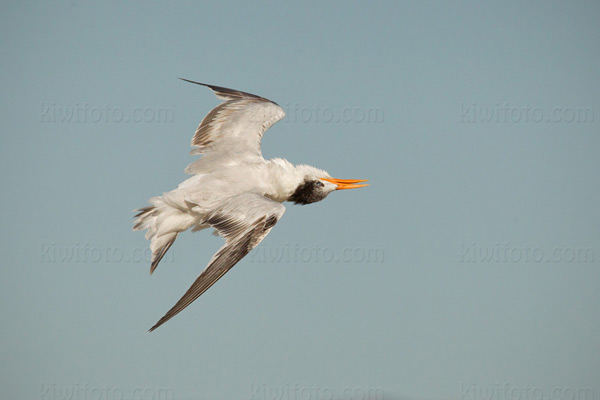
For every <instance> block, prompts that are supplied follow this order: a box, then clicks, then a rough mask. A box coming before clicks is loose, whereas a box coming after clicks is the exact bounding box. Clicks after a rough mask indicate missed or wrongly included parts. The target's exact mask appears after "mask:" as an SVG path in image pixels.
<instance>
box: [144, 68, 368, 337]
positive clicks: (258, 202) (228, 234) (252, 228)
mask: <svg viewBox="0 0 600 400" xmlns="http://www.w3.org/2000/svg"><path fill="white" fill-rule="evenodd" d="M180 79H182V78H180ZM182 80H184V81H187V82H190V83H195V84H197V85H202V86H206V87H208V88H210V89H211V90H212V91H213V92H215V94H216V96H217V97H218V98H219V99H221V100H223V102H222V103H221V104H219V105H218V106H217V107H215V108H214V109H213V110H212V111H211V112H209V113H208V114H207V115H206V117H204V119H203V120H202V122H201V123H200V125H199V126H198V129H197V130H196V133H195V134H194V137H193V138H192V143H191V144H192V147H193V150H192V151H191V154H201V155H202V156H201V158H199V159H198V160H196V161H194V162H193V163H191V164H190V165H188V167H187V168H186V170H185V172H187V173H189V174H192V175H193V176H192V177H190V178H189V179H187V180H185V181H184V182H182V183H181V184H180V185H179V186H178V187H177V188H176V189H174V190H172V191H170V192H167V193H163V195H162V196H156V197H152V198H151V199H150V200H149V201H148V202H149V203H150V204H151V205H150V206H147V207H144V208H141V209H139V210H136V211H137V212H138V214H137V215H136V216H135V217H134V218H135V221H134V228H133V229H134V230H144V229H147V230H148V231H147V232H146V239H148V240H150V249H151V250H152V260H151V265H150V274H152V272H154V270H155V269H156V267H157V266H158V263H159V262H160V260H161V259H162V258H163V257H164V255H165V253H166V252H167V250H169V248H170V247H171V246H172V245H173V242H174V241H175V239H177V236H178V235H179V234H180V233H181V232H183V231H185V230H187V229H189V228H192V231H193V232H195V231H199V230H202V229H206V228H209V227H212V228H214V229H215V233H216V234H219V235H221V236H222V237H223V238H224V239H225V244H224V245H223V247H221V248H220V249H219V251H217V253H216V254H215V255H214V256H213V257H212V259H211V260H210V262H209V263H208V266H207V267H206V268H205V269H204V271H202V273H201V274H200V275H199V276H198V278H197V279H196V281H195V282H194V283H193V284H192V286H191V287H190V288H189V289H188V291H187V292H186V293H185V294H184V295H183V297H182V298H181V299H180V300H179V301H178V302H177V303H176V304H175V305H174V306H173V308H171V309H170V310H169V311H168V312H167V313H166V314H165V315H164V316H163V317H162V318H161V319H160V320H159V321H158V322H157V323H156V324H155V325H154V326H153V327H152V328H150V331H153V330H155V329H156V328H158V327H159V326H161V325H162V324H164V323H165V322H167V321H168V320H169V319H171V318H173V317H174V316H175V315H177V314H178V313H179V312H181V311H182V310H183V309H184V308H186V307H187V306H188V305H190V304H191V303H192V302H193V301H194V300H196V299H197V298H198V297H199V296H200V295H201V294H202V293H204V292H205V291H206V290H207V289H208V288H210V287H211V286H212V285H213V284H214V283H215V282H216V281H217V280H218V279H219V278H221V277H222V276H223V275H224V274H225V273H226V272H227V271H229V270H230V269H231V268H232V267H233V266H234V265H235V264H236V263H237V262H238V261H240V260H241V259H242V258H244V256H246V254H248V253H249V252H250V250H252V249H253V248H254V247H256V246H257V245H258V244H259V243H260V242H261V241H262V240H263V239H264V238H265V236H267V234H268V233H269V231H270V230H271V228H273V226H274V225H275V224H276V223H277V221H278V220H279V219H280V218H281V216H282V215H283V213H284V212H285V207H284V206H283V205H282V204H281V203H283V202H285V201H291V202H294V203H295V204H310V203H315V202H317V201H321V200H323V199H324V198H325V197H327V195H328V194H329V193H331V192H333V191H334V190H340V189H354V188H359V187H363V186H367V185H366V184H360V183H361V182H366V180H356V179H334V178H332V177H331V175H329V174H328V173H327V172H326V171H323V170H321V169H318V168H315V167H312V166H310V165H297V166H294V165H293V164H291V163H290V162H289V161H287V160H285V159H282V158H275V159H271V160H265V159H264V158H263V156H262V153H261V148H260V142H261V139H262V136H263V134H264V133H265V131H266V130H267V129H269V128H270V127H271V126H272V125H273V124H274V123H275V122H277V121H279V120H281V119H282V118H283V117H285V112H284V111H283V109H282V108H281V107H280V106H279V105H278V104H277V103H275V102H273V101H271V100H268V99H266V98H264V97H260V96H256V95H253V94H250V93H245V92H241V91H239V90H233V89H227V88H224V87H220V86H214V85H208V84H204V83H200V82H194V81H190V80H187V79H182Z"/></svg>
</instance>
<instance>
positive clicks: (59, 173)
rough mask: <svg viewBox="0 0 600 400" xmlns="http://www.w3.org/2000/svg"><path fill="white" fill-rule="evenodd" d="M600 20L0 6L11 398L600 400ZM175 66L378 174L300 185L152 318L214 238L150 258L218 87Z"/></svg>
mask: <svg viewBox="0 0 600 400" xmlns="http://www.w3.org/2000/svg"><path fill="white" fill-rule="evenodd" d="M599 21H600V4H599V3H598V2H596V1H589V2H580V1H575V2H509V3H507V2H496V3H487V2H486V3H485V4H480V3H479V2H475V1H473V2H462V1H461V2H452V3H451V2H442V1H439V2H435V1H434V2H393V1H390V2H360V3H359V2H341V1H339V2H338V1H335V2H296V3H295V4H292V3H289V2H288V3H285V4H284V3H280V2H264V3H251V2H244V1H239V2H219V3H218V4H216V3H208V2H192V1H190V2H174V3H171V2H169V3H167V2H164V3H157V2H153V3H150V2H127V3H124V2H119V1H114V2H108V1H107V2H86V1H51V2H19V1H14V2H3V3H2V6H0V22H1V23H0V32H1V37H2V39H1V44H0V50H1V53H2V67H1V69H0V80H1V82H2V97H1V101H2V104H1V110H2V111H1V113H2V118H1V122H0V126H1V129H2V134H1V135H0V146H1V147H0V148H1V158H0V166H1V168H0V175H1V178H2V183H3V191H2V193H3V195H2V197H1V198H0V202H1V206H2V210H3V212H2V218H1V221H2V233H1V235H2V241H1V243H2V244H1V245H0V246H1V250H2V255H3V260H2V263H1V264H2V267H1V278H0V296H1V298H2V302H1V305H0V318H1V320H2V324H1V325H0V340H1V347H0V349H1V361H0V365H1V369H0V377H1V378H0V379H1V384H0V398H2V399H15V400H17V399H27V400H32V399H52V400H54V399H59V398H61V396H62V395H65V394H66V395H68V391H72V390H76V389H78V388H79V392H77V393H75V394H74V395H73V397H72V398H73V399H84V396H86V395H85V393H87V399H92V398H98V397H97V396H98V395H100V396H101V397H100V398H102V399H107V398H111V397H110V396H107V395H106V394H107V393H112V394H114V393H116V395H118V394H119V393H121V394H122V395H123V398H125V399H139V398H148V399H150V398H156V399H158V398H159V394H160V390H163V389H164V390H168V391H169V393H170V394H171V395H172V396H173V398H174V399H179V400H192V399H267V398H269V399H270V398H272V396H271V395H272V394H273V393H274V392H276V391H278V390H279V393H280V394H281V393H282V392H281V391H282V390H283V391H284V392H283V397H282V398H283V399H294V397H293V396H296V398H298V399H300V398H304V399H317V398H319V399H322V398H329V396H330V395H333V397H334V398H336V399H342V398H343V399H347V400H351V399H359V398H362V396H361V395H362V394H363V393H364V392H366V391H368V390H369V389H377V390H379V392H377V393H379V396H381V395H382V393H383V395H384V396H385V398H386V399H396V400H397V399H417V400H447V399H454V400H510V399H512V400H539V399H540V395H542V396H543V398H544V400H563V399H564V400H584V399H585V400H590V398H589V397H585V396H583V395H579V394H578V393H579V392H575V394H574V395H573V393H571V392H569V390H575V391H577V390H579V389H582V388H583V389H585V388H588V389H590V390H591V391H592V395H593V396H594V398H595V399H598V398H600V311H599V310H600V308H599V304H600V270H599V267H600V244H599V243H600V207H599V205H600V180H599V177H600V157H599V150H600V129H599V120H600V101H599V100H600V95H599V94H600V74H599V73H598V70H599V67H598V66H599V65H600V24H599ZM178 76H181V77H185V78H189V79H193V80H199V81H203V82H208V83H213V84H217V85H222V86H226V87H232V88H236V89H240V90H244V91H248V92H251V93H255V94H258V95H261V96H265V97H268V98H270V99H272V100H274V101H276V102H278V103H279V104H281V105H282V106H283V107H284V108H285V109H286V110H287V112H288V119H287V120H284V121H281V122H279V123H278V124H276V125H275V126H274V127H273V128H271V130H269V131H268V132H267V134H266V135H265V138H264V141H263V153H264V155H265V157H285V158H288V159H289V160H290V161H292V162H294V163H307V164H311V165H315V166H318V167H320V168H323V169H326V170H327V171H329V172H330V173H331V174H332V176H335V177H339V178H366V179H370V183H371V186H369V187H368V188H366V189H360V190H355V191H344V192H339V193H333V194H332V195H331V196H329V197H328V198H327V199H326V200H325V201H323V202H321V203H317V204H314V205H310V206H305V207H300V206H293V205H291V204H288V206H287V212H286V214H285V216H284V218H283V219H282V220H281V221H280V222H279V223H278V224H277V226H276V227H275V229H274V230H273V231H272V232H271V235H269V236H268V237H267V238H266V239H265V240H264V241H263V243H262V244H261V247H260V248H258V249H256V253H254V254H253V255H252V256H249V257H247V258H246V259H244V260H243V261H241V262H240V263H239V264H238V265H237V266H236V267H235V268H234V269H233V270H232V271H230V272H229V273H228V274H227V275H226V276H225V277H224V278H223V279H222V280H220V281H219V282H218V283H217V284H216V285H215V286H214V287H212V288H211V289H210V290H209V291H208V292H207V293H206V294H205V295H203V296H202V297H201V298H200V299H198V300H197V301H196V302H195V303H193V304H192V305H191V306H190V307H188V308H187V309H186V310H185V311H184V312H183V313H181V314H180V315H178V316H177V317H176V318H174V319H173V320H171V321H169V323H167V324H166V325H164V326H162V327H161V328H160V329H158V330H157V331H155V332H153V333H148V332H147V329H148V328H149V327H150V326H152V325H153V324H154V323H155V322H156V321H157V320H158V319H159V318H160V317H161V316H162V315H163V314H164V313H165V312H166V311H167V310H168V309H169V308H170V307H171V306H172V305H173V304H174V303H175V302H176V301H177V300H178V299H179V297H180V296H181V295H182V294H183V293H184V291H185V290H187V288H188V287H189V285H190V284H191V283H192V282H193V280H194V279H195V278H196V276H197V275H198V274H199V273H200V272H201V270H202V269H203V268H204V267H205V265H206V263H207V262H208V260H209V259H210V257H211V256H212V254H213V253H214V252H215V251H216V250H217V249H218V247H219V246H220V244H221V241H220V239H219V238H216V237H213V236H212V235H210V234H209V232H208V231H204V232H200V233H195V234H192V233H186V234H184V235H181V236H180V238H179V239H178V240H177V242H176V243H175V245H174V246H173V248H172V249H171V254H169V256H167V258H166V260H164V261H163V263H162V264H161V265H160V268H158V270H157V271H156V272H155V274H154V275H153V276H151V277H150V276H149V275H148V270H149V263H148V262H147V261H145V260H139V258H140V254H143V252H144V251H145V249H147V247H148V242H146V240H145V239H144V235H143V233H141V232H132V230H131V227H132V216H133V214H132V210H133V209H135V208H139V207H143V206H145V205H146V201H147V199H148V198H149V197H151V196H154V195H158V194H161V193H162V192H164V191H168V190H171V189H173V188H174V187H175V186H176V185H177V184H179V183H180V182H181V181H182V180H183V179H185V178H186V177H187V176H186V175H185V174H184V172H183V169H184V168H185V166H186V165H187V164H188V163H190V162H191V161H192V160H193V158H192V157H190V156H189V155H188V151H189V150H190V148H189V140H190V139H191V137H192V135H193V132H194V130H195V128H196V126H197V124H198V123H199V122H200V120H201V118H202V117H203V116H204V115H205V114H206V113H207V112H208V111H209V110H210V109H211V108H212V107H214V106H215V105H217V104H218V100H217V99H216V98H215V97H214V96H213V94H212V93H211V92H210V91H209V90H208V89H206V88H202V87H199V86H195V85H190V84H188V83H185V82H182V81H179V80H177V79H176V77H178ZM107 107H109V108H110V110H116V111H102V110H106V109H107ZM136 110H137V111H136ZM140 110H142V111H140ZM146 110H148V111H146ZM160 110H163V111H164V110H167V111H166V112H168V113H170V114H169V115H170V117H168V118H163V119H162V120H161V119H160V116H159V111H160ZM294 110H295V111H294ZM319 110H321V111H319ZM323 110H326V111H323ZM347 110H350V111H347ZM356 110H358V111H356ZM370 110H371V111H370ZM372 110H375V112H377V113H380V114H378V115H381V117H378V118H375V119H374V120H373V119H372V120H367V118H366V117H363V118H361V116H362V115H365V113H368V112H372ZM73 111H75V112H76V113H77V112H78V113H80V114H78V119H77V117H76V116H73V115H71V116H70V117H69V113H72V112H73ZM141 112H144V113H147V114H145V116H144V117H143V118H141V117H140V115H141V114H140V113H141ZM293 112H295V113H296V118H295V119H294V118H290V116H291V114H292V113H293ZM81 113H83V114H81ZM135 113H137V114H135ZM319 113H320V114H319ZM134 114H135V117H137V120H136V121H132V120H130V121H129V122H126V121H125V118H126V117H128V116H129V117H131V116H133V115H134ZM153 114H155V117H154V118H153V117H152V116H153ZM121 115H123V120H121V117H120V116H121ZM319 115H320V116H321V117H322V116H324V115H325V116H326V117H327V118H320V117H319ZM340 116H343V117H344V118H342V117H340ZM349 116H350V117H349ZM140 118H141V119H142V120H141V121H140V120H139V119H140ZM338 118H339V119H340V120H339V121H337V119H338ZM99 119H100V120H99ZM132 119H133V118H132ZM107 249H108V250H107ZM73 251H79V252H80V254H79V255H77V256H75V255H74V254H73ZM86 252H87V253H86ZM261 252H262V253H261ZM369 252H371V254H373V252H375V253H377V254H379V255H377V256H376V258H375V259H374V258H373V257H371V258H370V257H369V256H368V254H370V253H369ZM84 253H85V254H87V256H86V255H85V254H84ZM296 253H297V254H296ZM488 257H489V258H488ZM336 260H337V261H338V262H336ZM106 388H109V389H110V391H106V390H105V389H106ZM294 388H295V389H294ZM506 388H508V389H509V390H510V391H511V392H510V393H512V397H509V398H507V397H506V396H505V393H506V390H507V389H506ZM534 388H535V389H536V391H535V392H534V393H532V392H531V390H532V389H534ZM100 389H102V390H104V391H103V392H101V391H100ZM136 389H138V391H136ZM139 389H144V390H146V391H145V392H144V393H145V395H144V396H145V397H142V396H141V395H140V393H141V392H140V391H139ZM348 389H350V391H348ZM357 389H358V391H356V390H357ZM555 389H558V391H556V390H555ZM286 390H287V391H286ZM319 390H320V391H319ZM527 390H529V391H527ZM486 392H487V393H488V394H487V395H486ZM354 393H355V394H354ZM490 393H491V396H492V398H490ZM494 393H495V394H494ZM588 393H589V392H588ZM553 395H554V396H555V397H552V396H553ZM94 396H96V397H94ZM286 396H287V397H286ZM486 396H487V397H486ZM502 396H504V397H502ZM527 396H529V397H527ZM117 398H118V397H117ZM365 398H366V397H365ZM372 398H374V397H373V396H372ZM379 398H381V397H379Z"/></svg>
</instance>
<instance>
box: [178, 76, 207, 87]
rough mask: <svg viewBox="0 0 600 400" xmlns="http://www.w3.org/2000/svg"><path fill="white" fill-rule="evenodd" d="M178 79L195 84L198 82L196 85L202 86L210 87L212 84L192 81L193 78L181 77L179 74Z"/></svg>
mask: <svg viewBox="0 0 600 400" xmlns="http://www.w3.org/2000/svg"><path fill="white" fill-rule="evenodd" d="M177 79H180V80H182V81H185V82H189V83H194V84H196V85H202V86H206V87H210V86H209V85H207V84H206V83H202V82H196V81H192V80H189V79H185V78H181V77H179V76H178V77H177Z"/></svg>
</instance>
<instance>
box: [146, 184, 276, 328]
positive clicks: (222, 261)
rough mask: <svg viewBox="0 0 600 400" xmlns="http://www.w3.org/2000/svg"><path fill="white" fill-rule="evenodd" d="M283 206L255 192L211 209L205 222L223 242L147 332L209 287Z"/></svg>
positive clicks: (243, 253)
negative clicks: (199, 272) (193, 280)
mask: <svg viewBox="0 0 600 400" xmlns="http://www.w3.org/2000/svg"><path fill="white" fill-rule="evenodd" d="M284 212H285V207H284V206H283V205H281V204H280V203H277V202H275V201H273V200H270V199H267V198H266V197H264V196H262V195H259V194H255V193H244V194H241V195H237V196H233V197H231V198H230V199H229V200H227V201H225V202H224V203H223V204H222V205H221V206H219V207H218V208H217V209H216V210H214V211H213V212H211V213H210V215H209V216H208V218H207V221H206V222H207V223H208V224H210V225H211V226H212V227H214V228H215V229H216V230H217V232H218V233H219V235H221V236H223V237H224V238H225V244H224V245H223V247H221V249H219V251H218V252H217V253H216V254H215V255H214V256H213V257H212V259H211V260H210V262H209V263H208V266H207V267H206V268H205V269H204V271H202V273H201V274H200V276H198V278H197V279H196V281H195V282H194V283H193V284H192V286H191V287H190V288H189V289H188V291H187V292H185V294H184V295H183V297H182V298H181V299H179V301H178V302H177V304H175V305H174V306H173V308H171V309H170V310H169V311H168V312H167V313H166V314H165V315H164V316H163V317H162V318H161V319H160V320H159V321H158V322H157V323H156V324H155V325H154V326H153V327H152V328H150V332H152V331H153V330H155V329H156V328H158V327H159V326H161V325H162V324H164V323H165V322H167V321H168V320H170V319H171V318H173V317H174V316H175V315H177V314H178V313H179V312H181V311H182V310H183V309H184V308H186V307H187V306H189V305H190V304H191V303H192V302H193V301H194V300H196V299H197V298H198V297H199V296H200V295H201V294H202V293H204V292H205V291H206V290H208V288H210V287H211V286H212V285H213V284H214V283H215V282H216V281H218V280H219V278H221V277H222V276H223V275H225V273H226V272H227V271H229V270H230V269H231V268H232V267H233V266H234V265H235V264H236V263H237V262H238V261H240V260H241V259H242V258H244V257H245V256H246V254H248V253H249V252H250V250H252V249H253V248H254V247H256V246H257V245H258V244H259V243H260V242H261V241H262V240H263V239H264V237H265V236H267V234H268V233H269V231H270V230H271V228H273V226H274V225H275V224H276V223H277V221H278V220H279V219H280V218H281V216H282V215H283V213H284Z"/></svg>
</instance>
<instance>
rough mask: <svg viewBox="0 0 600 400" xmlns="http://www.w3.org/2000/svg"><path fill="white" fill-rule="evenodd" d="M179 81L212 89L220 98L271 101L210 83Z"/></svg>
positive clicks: (183, 79)
mask: <svg viewBox="0 0 600 400" xmlns="http://www.w3.org/2000/svg"><path fill="white" fill-rule="evenodd" d="M177 79H181V80H182V81H185V82H189V83H193V84H196V85H201V86H206V87H207V88H209V89H211V90H212V91H213V92H215V93H216V94H217V95H220V96H225V97H231V98H234V99H255V100H262V101H269V102H270V101H271V100H269V99H265V98H264V97H260V96H257V95H255V94H252V93H246V92H242V91H241V90H235V89H229V88H226V87H223V86H216V85H209V84H208V83H202V82H196V81H191V80H189V79H185V78H179V77H178V78H177Z"/></svg>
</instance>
